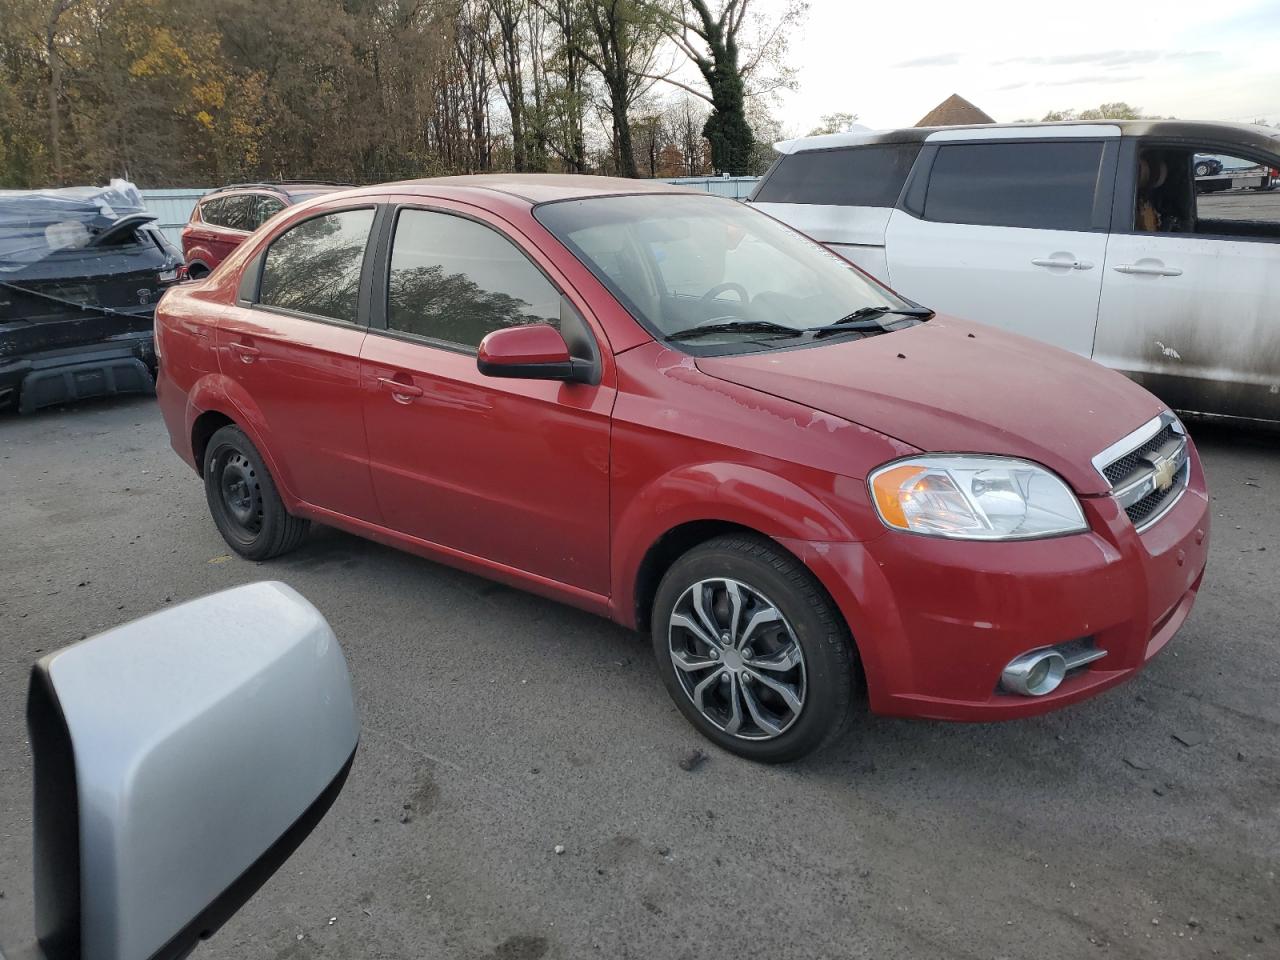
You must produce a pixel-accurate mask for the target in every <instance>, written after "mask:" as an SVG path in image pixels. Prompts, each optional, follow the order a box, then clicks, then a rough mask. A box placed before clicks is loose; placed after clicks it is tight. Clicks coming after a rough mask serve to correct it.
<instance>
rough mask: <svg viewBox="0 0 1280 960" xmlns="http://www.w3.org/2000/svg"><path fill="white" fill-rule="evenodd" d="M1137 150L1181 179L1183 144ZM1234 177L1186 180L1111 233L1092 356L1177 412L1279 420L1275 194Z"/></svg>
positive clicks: (1278, 216) (1278, 212) (1186, 159)
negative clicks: (1143, 217)
mask: <svg viewBox="0 0 1280 960" xmlns="http://www.w3.org/2000/svg"><path fill="white" fill-rule="evenodd" d="M1148 151H1150V153H1151V158H1150V159H1151V163H1152V165H1157V164H1163V165H1165V166H1166V167H1168V168H1171V169H1172V174H1171V175H1169V180H1170V185H1171V186H1173V187H1175V188H1176V187H1179V186H1186V187H1189V185H1190V183H1191V182H1192V177H1191V176H1190V175H1188V174H1187V170H1190V169H1192V159H1191V158H1192V155H1193V154H1192V153H1191V151H1190V150H1188V149H1187V148H1185V147H1182V146H1178V147H1176V148H1171V149H1167V150H1161V149H1159V148H1158V147H1153V148H1145V147H1144V151H1143V152H1144V153H1147V152H1148ZM1238 163H1240V164H1245V163H1246V162H1245V161H1238ZM1184 168H1186V169H1184ZM1262 169H1264V170H1265V169H1266V168H1265V167H1264V168H1262ZM1239 179H1240V183H1239V185H1230V184H1224V183H1223V182H1222V180H1221V178H1220V177H1218V178H1215V177H1214V176H1213V174H1208V175H1206V176H1202V177H1196V178H1194V180H1195V184H1196V185H1195V187H1194V188H1190V189H1185V190H1175V191H1174V199H1172V200H1171V199H1170V198H1169V197H1164V198H1162V197H1160V196H1158V195H1157V196H1156V198H1155V200H1156V202H1155V204H1154V206H1155V208H1156V209H1158V211H1159V213H1158V215H1157V217H1156V218H1154V219H1153V218H1150V217H1149V219H1148V221H1147V226H1148V227H1154V228H1155V229H1153V230H1152V229H1148V230H1146V231H1138V230H1130V231H1128V232H1125V233H1119V232H1118V233H1116V234H1115V235H1114V236H1113V237H1112V238H1111V243H1110V247H1109V248H1108V251H1107V260H1106V269H1105V270H1104V271H1103V277H1104V279H1103V284H1102V303H1101V310H1100V314H1099V321H1098V337H1097V347H1096V350H1095V352H1094V358H1095V359H1096V360H1098V361H1099V362H1100V363H1105V364H1106V365H1107V366H1109V367H1113V368H1115V369H1117V370H1120V371H1123V372H1124V373H1126V374H1128V375H1129V376H1131V377H1133V378H1134V379H1135V380H1137V381H1138V382H1139V383H1141V384H1142V385H1143V386H1145V387H1146V388H1147V389H1149V390H1150V391H1151V392H1152V393H1154V394H1155V395H1156V396H1158V397H1160V399H1162V400H1164V401H1165V402H1166V403H1168V404H1169V405H1170V406H1172V407H1174V408H1176V409H1178V410H1184V411H1192V412H1196V413H1210V414H1220V415H1226V416H1232V417H1243V418H1249V419H1259V420H1280V191H1276V190H1259V189H1258V186H1259V182H1258V179H1257V178H1253V179H1250V178H1248V177H1241V178H1239ZM1141 200H1142V198H1141V197H1140V198H1139V202H1141ZM1193 204H1194V213H1193V214H1191V215H1188V213H1189V208H1191V207H1192V205H1193ZM1135 222H1140V221H1139V220H1137V218H1136V219H1135ZM1171 230H1176V231H1177V232H1169V231H1171Z"/></svg>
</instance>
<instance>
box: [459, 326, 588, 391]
mask: <svg viewBox="0 0 1280 960" xmlns="http://www.w3.org/2000/svg"><path fill="white" fill-rule="evenodd" d="M476 367H477V368H478V369H479V370H480V372H481V373H483V374H484V375H485V376H486V377H513V378H521V379H525V380H564V381H567V382H570V383H591V382H594V380H593V377H594V375H595V365H594V364H592V363H591V362H590V361H588V360H583V359H580V358H578V357H574V356H571V355H570V353H569V345H568V344H567V343H565V340H564V337H562V336H560V331H559V330H557V329H556V328H555V327H553V326H551V324H549V323H531V324H528V325H526V326H523V327H506V328H504V329H502V330H494V331H493V332H492V333H490V334H489V335H488V336H486V337H485V338H484V339H483V340H481V341H480V349H479V352H478V353H477V354H476Z"/></svg>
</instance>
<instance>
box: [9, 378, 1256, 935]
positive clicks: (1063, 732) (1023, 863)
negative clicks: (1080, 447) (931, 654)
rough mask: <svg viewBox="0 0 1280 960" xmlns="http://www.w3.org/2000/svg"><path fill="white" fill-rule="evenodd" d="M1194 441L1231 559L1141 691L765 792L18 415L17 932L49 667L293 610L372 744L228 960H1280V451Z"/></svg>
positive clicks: (637, 666)
mask: <svg viewBox="0 0 1280 960" xmlns="http://www.w3.org/2000/svg"><path fill="white" fill-rule="evenodd" d="M1193 432H1195V433H1196V434H1197V437H1198V439H1199V442H1200V445H1201V450H1202V452H1203V454H1204V457H1205V460H1206V463H1207V467H1208V472H1209V480H1210V485H1211V487H1212V491H1213V494H1214V523H1215V528H1214V542H1213V554H1212V560H1211V563H1210V567H1209V574H1208V577H1207V578H1206V580H1205V586H1204V589H1203V591H1202V593H1201V596H1200V601H1199V604H1198V606H1197V608H1196V610H1195V612H1194V613H1193V615H1192V617H1191V620H1190V621H1189V623H1188V624H1187V626H1186V627H1185V628H1184V629H1183V630H1182V632H1181V634H1180V635H1179V636H1178V637H1177V639H1176V640H1175V641H1174V642H1173V643H1172V644H1171V645H1170V646H1169V648H1167V650H1166V652H1165V653H1164V654H1163V655H1162V656H1161V657H1159V658H1158V659H1157V660H1156V661H1155V662H1153V663H1152V664H1151V665H1150V666H1149V668H1148V669H1147V670H1146V671H1145V672H1144V673H1143V674H1142V675H1141V676H1139V677H1138V678H1136V679H1135V680H1134V681H1133V682H1131V683H1129V684H1127V685H1125V686H1123V687H1120V688H1118V689H1116V690H1113V691H1110V692H1109V693H1107V694H1104V695H1103V696H1102V697H1100V698H1099V699H1096V700H1093V701H1091V702H1088V703H1086V704H1083V705H1080V706H1078V707H1076V708H1073V709H1069V710H1067V711H1066V712H1063V713H1058V714H1055V715H1051V716H1048V717H1043V718H1038V719H1034V720H1029V721H1017V722H1013V723H1008V724H1000V725H965V726H961V725H944V724H936V723H918V722H908V721H900V720H882V719H875V718H870V717H869V718H867V719H866V720H865V722H863V723H862V724H861V725H860V726H859V727H858V728H857V729H856V730H855V731H854V733H853V734H852V735H851V736H849V738H848V739H847V740H845V741H843V742H842V743H840V744H839V745H837V746H836V747H835V748H834V749H832V750H829V751H828V752H826V753H824V754H821V755H819V756H818V757H815V758H811V759H810V760H808V761H805V762H803V763H800V764H796V765H793V766H788V767H781V768H767V767H761V766H753V765H751V764H749V763H746V762H744V761H741V760H738V759H736V758H734V757H732V756H730V755H728V754H725V753H722V752H720V751H718V750H716V749H715V748H713V747H711V746H710V745H709V744H707V743H706V742H705V741H703V740H702V739H701V738H700V737H698V736H697V735H696V734H695V733H694V732H693V730H692V729H691V728H690V727H689V726H688V725H687V724H686V723H685V721H684V720H683V719H682V718H681V716H680V715H679V714H678V713H677V711H676V709H675V708H674V706H672V704H671V703H670V701H669V700H668V698H667V696H666V693H665V692H664V690H663V688H662V686H661V684H660V682H659V680H658V678H657V675H656V673H655V671H654V669H653V665H652V663H651V657H650V654H649V652H648V648H647V645H646V643H645V642H643V641H642V640H641V639H640V638H639V637H638V636H636V635H635V634H632V633H629V632H627V631H624V630H622V629H619V628H617V627H615V626H612V625H611V624H608V623H606V622H604V621H602V620H598V619H595V618H593V617H591V616H588V615H586V614H583V613H579V612H576V611H574V610H571V609H569V608H567V607H562V606H559V605H557V604H554V603H551V602H549V601H544V600H540V599H537V598H535V597H531V596H527V595H524V594H521V593H518V592H516V591H513V590H509V589H506V588H504V587H499V586H496V585H493V584H491V583H489V582H487V581H484V580H480V579H477V578H475V577H471V576H468V575H465V574H462V573H458V572H455V571H453V570H450V569H447V568H445V567H441V566H437V565H435V564H432V563H429V562H427V561H424V560H420V559H417V558H414V557H411V556H408V555H406V554H403V553H399V552H396V551H394V550H391V549H387V548H384V547H380V546H376V545H374V544H372V543H368V542H365V541H362V540H359V539H356V538H354V537H351V536H348V535H346V534H341V533H337V532H335V531H332V530H327V529H319V530H316V531H313V533H312V535H311V537H310V538H309V539H308V541H307V543H306V544H305V545H304V546H303V548H302V549H301V550H299V551H298V552H297V553H295V554H293V555H291V556H289V557H287V558H283V559H281V560H279V561H275V562H271V563H268V564H262V565H258V564H253V563H248V562H245V561H243V560H240V559H238V558H233V557H229V556H228V550H227V548H226V547H225V545H224V544H223V542H222V541H221V539H220V538H219V537H218V535H217V533H216V532H215V530H214V527H213V524H212V523H211V522H210V520H209V519H208V516H207V514H206V508H205V503H204V496H203V492H202V489H201V486H200V484H199V482H198V480H197V479H196V478H195V477H194V476H193V475H191V473H190V472H189V471H188V470H187V468H186V467H184V466H183V465H182V464H181V463H180V462H179V460H178V459H177V457H176V456H175V455H174V454H172V452H171V451H170V450H169V448H168V441H167V437H166V436H165V432H164V428H163V426H162V424H161V421H160V417H159V414H158V411H157V410H156V408H155V406H154V404H153V403H152V402H151V401H148V400H143V399H133V400H119V401H114V402H108V403H98V404H89V405H84V406H81V407H79V408H75V409H68V410H58V411H51V412H45V413H41V414H38V415H35V416H32V417H28V418H23V419H16V418H14V417H12V416H6V417H3V418H0V544H3V553H2V554H0V556H2V557H3V566H2V567H0V710H3V716H2V718H0V730H2V731H3V736H2V737H0V811H2V813H0V890H3V894H2V895H0V897H2V898H0V932H2V933H3V936H4V939H5V941H6V942H8V943H10V944H12V943H14V942H15V940H16V939H17V938H19V937H22V936H25V934H26V931H27V930H29V929H30V916H31V896H30V859H31V851H30V761H29V757H28V753H27V745H26V741H25V737H24V731H23V701H24V696H25V683H26V671H27V668H28V666H29V664H30V663H31V661H32V660H34V659H35V658H36V657H37V656H38V655H40V654H41V653H42V652H46V651H49V650H52V649H55V648H57V647H59V646H61V645H63V644H65V643H68V642H70V641H74V640H77V639H79V638H80V637H82V636H84V635H85V634H87V633H93V632H95V631H97V630H101V629H103V628H106V627H108V626H111V625H114V624H117V623H120V622H122V621H125V620H129V619H131V618H133V617H136V616H140V615H142V614H144V613H147V612H149V611H151V610H154V609H155V608H157V607H160V606H162V605H164V604H166V603H176V602H179V601H181V600H185V599H188V598H191V597H195V596H199V595H201V594H204V593H208V592H210V591H213V590H217V589H220V588H223V587H227V586H231V585H234V584H238V583H244V582H247V581H252V580H258V579H267V578H273V579H280V580H283V581H285V582H287V583H289V584H292V585H293V586H294V587H296V588H298V589H299V590H300V591H301V592H302V593H303V594H305V595H306V596H308V597H309V598H311V600H312V601H313V602H315V603H316V605H317V606H319V608H320V609H321V610H322V611H323V612H324V613H325V615H326V616H327V617H328V618H329V620H330V622H331V623H332V625H333V627H334V629H335V631H336V632H337V634H338V636H339V638H340V639H341V641H342V643H343V645H344V647H345V648H346V652H347V656H348V658H349V660H350V663H351V668H352V671H353V674H354V678H355V684H356V687H357V696H358V697H359V701H360V705H361V712H362V720H363V739H362V742H361V747H360V751H359V753H358V755H357V759H356V763H355V766H354V768H353V771H352V775H351V779H350V781H349V782H348V785H347V787H346V790H345V791H344V792H343V794H342V795H341V796H340V797H339V798H338V800H337V803H336V804H335V806H334V808H333V810H332V811H331V812H330V814H329V815H328V817H327V818H326V819H325V820H324V821H323V822H322V823H321V824H320V826H319V827H318V828H317V829H316V831H315V833H314V834H313V835H312V836H311V838H310V839H309V840H308V841H307V842H306V843H305V844H304V845H303V846H302V847H301V849H300V850H299V851H298V853H297V854H296V855H295V856H294V858H293V859H292V860H291V861H289V863H288V864H287V865H286V866H285V867H284V868H283V869H282V871H281V872H280V873H279V874H277V875H276V877H275V878H274V879H272V880H271V881H270V882H269V883H268V884H267V885H266V887H264V888H263V890H262V891H261V892H260V893H259V895H258V896H257V897H256V898H255V899H254V900H253V901H252V902H251V903H249V904H248V905H247V906H246V907H245V908H244V909H243V910H242V911H241V913H240V914H239V915H238V916H237V917H235V918H234V919H233V920H232V921H231V922H230V923H228V924H227V926H226V927H224V928H223V930H222V931H221V932H220V933H219V934H218V935H217V936H215V937H214V938H213V939H212V940H211V941H210V942H209V943H208V944H206V945H204V946H201V947H200V948H199V949H198V951H197V953H196V956H197V957H204V958H208V960H213V958H220V957H226V958H236V960H243V958H258V957H275V958H279V960H286V958H288V960H302V958H307V957H348V958H352V960H355V958H382V957H386V958H405V960H408V958H413V960H418V958H435V957H442V958H444V957H447V958H476V960H479V958H501V960H520V958H525V960H533V958H541V957H553V958H562V957H584V956H586V957H591V956H599V957H608V958H625V957H656V958H663V960H668V958H684V957H690V958H692V957H707V956H735V955H750V956H753V957H769V958H789V957H798V958H806V960H810V958H815V957H864V956H865V957H874V958H877V960H882V958H892V957H928V958H931V960H933V958H944V957H983V958H992V957H1019V958H1021V957H1045V958H1047V957H1052V958H1055V960H1057V958H1071V957H1097V956H1113V957H1126V958H1128V957H1137V958H1152V960H1156V958H1158V960H1172V958H1183V957H1196V958H1200V957H1210V956H1222V957H1230V958H1246V957H1259V958H1263V957H1266V958H1275V957H1280V882H1278V881H1277V877H1276V871H1277V869H1278V864H1277V860H1278V859H1280V857H1278V854H1280V817H1278V816H1277V814H1278V813H1280V759H1278V758H1280V749H1278V748H1280V696H1277V690H1278V689H1280V657H1277V653H1278V652H1280V651H1278V649H1277V644H1278V642H1280V641H1278V640H1277V635H1276V624H1277V622H1280V538H1278V537H1277V534H1278V533H1280V511H1277V510H1276V509H1275V507H1276V504H1277V493H1278V492H1280V448H1278V447H1277V444H1276V441H1275V438H1265V437H1257V436H1250V435H1246V434H1235V433H1229V432H1224V431H1216V430H1214V431H1211V430H1209V429H1208V428H1201V429H1198V430H1195V431H1193ZM1187 744H1190V745H1187ZM694 748H701V749H704V750H706V751H707V753H708V755H709V757H708V760H707V761H706V762H705V763H703V764H701V765H700V766H698V767H697V768H695V769H694V770H692V771H685V770H683V769H681V767H680V765H679V761H680V759H681V758H682V757H683V756H685V754H686V753H687V752H688V751H690V750H691V749H694ZM192 829H193V830H195V829H199V824H192ZM558 844H560V845H563V846H564V848H565V850H564V852H563V854H561V855H557V854H556V853H555V847H556V846H557V845H558ZM331 918H335V919H331Z"/></svg>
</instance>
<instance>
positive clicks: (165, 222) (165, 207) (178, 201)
mask: <svg viewBox="0 0 1280 960" xmlns="http://www.w3.org/2000/svg"><path fill="white" fill-rule="evenodd" d="M758 179H759V178H758V177H676V178H674V179H670V180H666V181H665V182H666V183H676V184H680V185H681V186H686V187H693V188H695V189H697V190H705V191H706V192H707V193H713V194H715V195H716V196H718V197H733V198H734V199H735V200H743V199H745V198H746V197H747V196H748V195H749V194H750V193H751V189H752V188H753V187H754V186H755V185H756V181H757V180H758ZM211 189H213V188H212V187H180V188H177V189H173V190H143V191H142V199H143V200H145V201H146V204H147V209H148V210H149V211H150V212H151V213H154V214H155V215H156V225H157V226H159V227H160V229H161V230H163V231H164V234H165V236H166V237H168V238H169V239H170V240H171V241H173V242H174V243H175V244H176V243H180V242H181V234H182V227H183V225H184V224H185V223H186V222H187V220H189V219H190V218H191V211H192V210H194V209H195V205H196V201H198V200H199V199H200V198H201V197H202V196H204V195H205V194H206V193H208V192H209V191H210V190H211Z"/></svg>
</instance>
